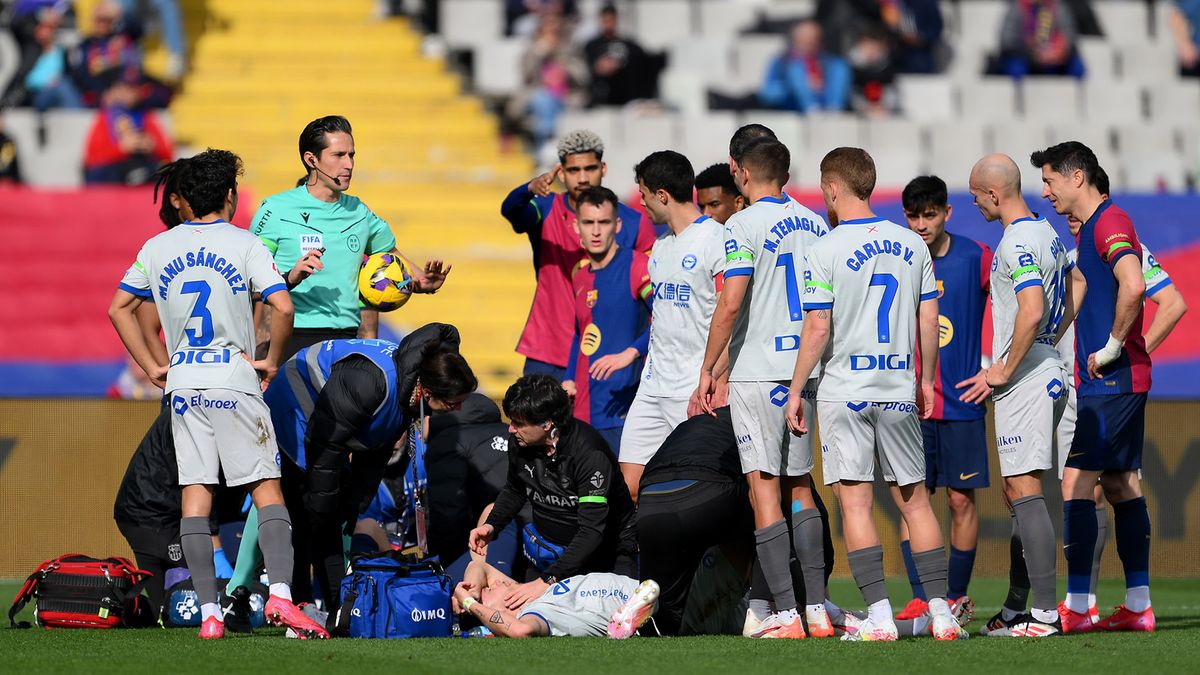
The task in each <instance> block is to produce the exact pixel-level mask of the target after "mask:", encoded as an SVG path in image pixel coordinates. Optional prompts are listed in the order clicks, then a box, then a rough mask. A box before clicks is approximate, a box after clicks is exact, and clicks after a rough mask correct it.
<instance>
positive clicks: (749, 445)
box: [729, 380, 817, 476]
mask: <svg viewBox="0 0 1200 675" xmlns="http://www.w3.org/2000/svg"><path fill="white" fill-rule="evenodd" d="M789 384H790V383H789V382H730V383H729V413H730V415H731V416H732V417H733V433H734V435H735V436H736V437H737V449H738V458H739V459H740V460H741V462H742V473H750V472H751V471H761V472H763V473H767V474H770V475H772V476H807V475H808V474H810V473H812V469H813V451H812V434H811V433H809V434H805V435H804V436H801V437H800V438H796V437H795V436H793V435H792V433H791V432H790V431H788V427H787V419H786V417H785V416H784V412H785V410H784V408H785V407H786V406H787V400H788V385H789ZM816 398H817V381H816V380H809V381H808V383H807V385H806V386H805V387H804V391H803V392H802V402H803V405H804V419H805V421H806V422H807V424H808V426H809V428H810V429H815V428H816V424H817V410H816V405H815V403H816Z"/></svg>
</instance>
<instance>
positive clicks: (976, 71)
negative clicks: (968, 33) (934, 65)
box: [945, 41, 987, 82]
mask: <svg viewBox="0 0 1200 675" xmlns="http://www.w3.org/2000/svg"><path fill="white" fill-rule="evenodd" d="M986 69H987V53H985V52H984V50H983V48H981V47H980V46H979V45H972V44H968V43H965V42H961V41H960V42H958V43H957V44H956V45H955V47H954V55H953V56H952V57H951V59H950V63H949V65H947V66H946V73H945V74H946V76H947V77H949V78H950V79H951V80H954V81H955V82H978V81H979V78H981V77H983V73H984V71H985V70H986Z"/></svg>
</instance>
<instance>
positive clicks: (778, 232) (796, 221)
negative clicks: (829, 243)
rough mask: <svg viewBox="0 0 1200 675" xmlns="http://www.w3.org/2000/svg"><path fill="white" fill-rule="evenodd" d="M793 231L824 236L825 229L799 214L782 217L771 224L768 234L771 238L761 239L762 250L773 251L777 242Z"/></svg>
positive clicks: (776, 246)
mask: <svg viewBox="0 0 1200 675" xmlns="http://www.w3.org/2000/svg"><path fill="white" fill-rule="evenodd" d="M793 232H811V233H812V234H813V235H815V236H818V237H824V236H825V233H826V230H825V228H823V227H821V226H820V224H818V223H815V222H813V221H812V220H811V219H809V218H804V217H800V216H792V217H789V218H784V219H783V220H781V221H779V222H778V223H775V224H774V225H772V226H771V229H770V230H769V234H770V235H771V237H772V238H766V239H764V240H763V250H764V251H767V252H768V253H774V252H775V251H776V249H778V248H779V244H780V242H781V241H782V240H783V238H784V237H786V236H788V235H789V234H791V233H793Z"/></svg>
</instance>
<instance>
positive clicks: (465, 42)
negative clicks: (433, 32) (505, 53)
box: [438, 0, 504, 49]
mask: <svg viewBox="0 0 1200 675" xmlns="http://www.w3.org/2000/svg"><path fill="white" fill-rule="evenodd" d="M438 17H439V18H438V25H439V26H441V31H442V38H444V39H445V40H446V44H448V45H450V47H451V48H453V49H470V48H472V47H474V46H475V45H477V44H480V43H483V42H487V41H490V40H496V39H499V38H500V37H502V36H503V35H504V3H502V2H496V1H495V0H442V2H441V5H440V7H439V14H438Z"/></svg>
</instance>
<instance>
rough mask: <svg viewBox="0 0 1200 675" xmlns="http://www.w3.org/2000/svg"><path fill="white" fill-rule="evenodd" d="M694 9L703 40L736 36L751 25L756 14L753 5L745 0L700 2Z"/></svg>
mask: <svg viewBox="0 0 1200 675" xmlns="http://www.w3.org/2000/svg"><path fill="white" fill-rule="evenodd" d="M696 9H697V11H698V12H699V17H698V18H699V19H700V35H701V36H702V37H703V38H704V39H708V38H711V37H716V36H727V35H736V34H738V33H739V32H741V31H743V30H745V29H747V28H749V27H750V26H751V25H753V24H754V21H755V19H756V17H757V14H758V8H757V7H756V6H755V3H752V2H746V0H700V1H699V2H698V3H697V7H696Z"/></svg>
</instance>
